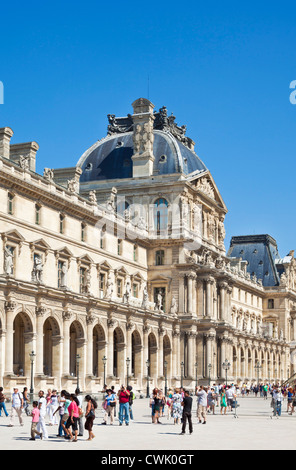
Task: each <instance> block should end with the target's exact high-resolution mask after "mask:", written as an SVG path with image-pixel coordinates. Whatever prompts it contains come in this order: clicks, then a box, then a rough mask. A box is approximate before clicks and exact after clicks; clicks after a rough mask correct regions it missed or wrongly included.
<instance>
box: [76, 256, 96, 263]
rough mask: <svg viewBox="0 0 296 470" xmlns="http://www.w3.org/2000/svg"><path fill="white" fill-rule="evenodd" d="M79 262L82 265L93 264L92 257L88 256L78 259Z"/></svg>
mask: <svg viewBox="0 0 296 470" xmlns="http://www.w3.org/2000/svg"><path fill="white" fill-rule="evenodd" d="M77 261H80V263H86V264H91V263H93V260H92V259H91V257H90V256H89V255H88V254H85V255H83V256H79V257H78V258H77Z"/></svg>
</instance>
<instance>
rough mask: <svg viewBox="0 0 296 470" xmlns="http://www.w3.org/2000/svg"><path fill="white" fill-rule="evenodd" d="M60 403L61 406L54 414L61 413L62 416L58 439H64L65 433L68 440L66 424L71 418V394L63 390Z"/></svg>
mask: <svg viewBox="0 0 296 470" xmlns="http://www.w3.org/2000/svg"><path fill="white" fill-rule="evenodd" d="M58 401H59V406H58V408H57V409H56V410H55V412H54V414H56V413H57V412H59V415H60V423H59V429H58V434H57V437H63V433H64V438H65V439H68V438H69V437H68V434H67V431H66V422H67V420H68V418H69V413H68V406H69V405H70V403H71V400H70V394H69V393H68V392H67V391H66V390H62V391H61V396H60V398H59V400H58Z"/></svg>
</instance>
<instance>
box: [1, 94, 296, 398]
mask: <svg viewBox="0 0 296 470" xmlns="http://www.w3.org/2000/svg"><path fill="white" fill-rule="evenodd" d="M129 111H130V112H132V114H127V115H126V116H125V117H116V116H115V115H111V114H110V115H108V122H106V124H108V125H107V135H106V136H105V137H103V138H102V139H101V140H99V141H97V142H95V143H94V144H93V145H92V146H91V147H90V148H88V149H87V150H86V151H85V153H84V154H83V155H82V156H81V158H80V159H79V161H78V162H73V167H70V168H57V169H56V168H44V172H43V174H42V175H41V174H38V173H36V171H35V170H36V155H37V152H38V148H39V146H38V144H37V143H36V142H26V143H13V139H14V138H13V131H12V129H11V128H10V127H4V128H1V129H0V235H1V237H0V385H1V386H3V387H4V390H6V391H10V390H11V389H12V387H15V386H17V387H19V388H20V389H22V387H25V386H27V387H28V388H30V387H31V385H32V383H33V388H34V390H39V389H43V390H47V389H48V388H56V389H57V390H61V389H68V390H69V391H73V390H75V388H76V384H77V381H78V380H79V387H80V389H81V390H82V391H83V392H88V393H97V392H98V391H99V390H102V388H103V386H104V383H106V384H107V385H108V386H111V385H114V386H115V387H116V388H117V387H119V386H120V385H121V384H122V383H125V384H126V383H127V381H128V383H129V384H130V385H132V386H133V389H134V390H135V391H137V392H144V393H145V391H146V389H147V385H148V386H149V387H150V389H152V387H154V386H158V387H161V388H163V389H164V388H165V386H167V387H172V388H173V387H178V386H180V385H183V386H184V387H188V388H189V389H194V387H195V385H196V383H199V384H209V383H214V382H216V383H223V382H224V383H225V382H226V380H228V381H229V382H235V383H237V384H238V385H241V384H242V383H252V382H253V383H255V382H257V380H258V379H259V380H260V381H272V382H283V381H286V380H288V379H289V378H290V377H291V376H292V375H293V374H294V372H296V371H295V370H294V365H293V358H294V351H295V345H296V275H295V273H296V261H295V258H294V251H291V252H290V253H289V254H288V255H286V256H284V257H283V258H281V257H280V255H279V253H278V249H277V243H276V241H275V240H274V239H273V238H272V236H270V235H266V234H265V235H251V236H248V235H245V236H235V237H232V239H231V243H230V247H225V245H224V240H225V229H224V218H225V216H226V213H227V208H226V206H225V204H224V202H223V199H222V196H221V194H220V192H219V189H218V188H217V186H216V184H215V181H214V180H213V177H212V175H211V172H210V170H209V169H208V168H207V167H206V166H205V164H204V163H203V162H202V161H201V160H200V158H199V157H198V155H197V154H196V152H195V150H194V146H195V143H194V141H193V140H192V139H191V138H189V137H187V136H186V126H179V125H178V124H177V123H176V118H175V116H173V115H172V114H169V113H168V111H167V108H166V107H165V106H163V107H162V108H160V109H159V110H158V111H157V110H155V109H154V105H153V104H152V103H151V102H150V101H149V100H147V99H143V98H140V99H138V100H136V101H135V102H134V103H133V104H132V108H131V109H130V110H129ZM33 353H34V354H33ZM32 381H33V382H32Z"/></svg>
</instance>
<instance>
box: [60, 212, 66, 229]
mask: <svg viewBox="0 0 296 470" xmlns="http://www.w3.org/2000/svg"><path fill="white" fill-rule="evenodd" d="M59 230H60V233H64V231H65V216H64V215H63V214H60V227H59Z"/></svg>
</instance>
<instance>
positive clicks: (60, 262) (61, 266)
mask: <svg viewBox="0 0 296 470" xmlns="http://www.w3.org/2000/svg"><path fill="white" fill-rule="evenodd" d="M63 266H64V263H63V262H62V261H59V262H58V287H61V285H62V273H63Z"/></svg>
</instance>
